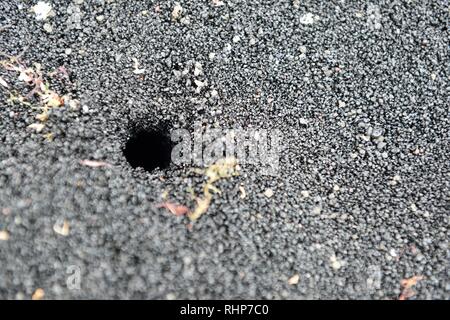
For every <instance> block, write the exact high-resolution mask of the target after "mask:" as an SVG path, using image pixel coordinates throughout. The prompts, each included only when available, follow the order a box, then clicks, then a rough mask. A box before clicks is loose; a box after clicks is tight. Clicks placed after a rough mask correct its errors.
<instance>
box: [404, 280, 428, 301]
mask: <svg viewBox="0 0 450 320" xmlns="http://www.w3.org/2000/svg"><path fill="white" fill-rule="evenodd" d="M423 279H424V277H423V276H420V275H419V276H413V277H411V278H407V279H403V280H402V281H400V285H401V287H402V292H401V293H400V296H399V297H398V300H407V299H409V298H411V297H413V296H414V295H415V294H416V292H415V291H414V290H413V289H412V287H413V286H415V285H416V284H417V282H419V281H421V280H423Z"/></svg>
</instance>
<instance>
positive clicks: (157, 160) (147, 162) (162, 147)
mask: <svg viewBox="0 0 450 320" xmlns="http://www.w3.org/2000/svg"><path fill="white" fill-rule="evenodd" d="M172 147H173V146H172V142H171V140H170V136H169V135H168V134H167V133H166V132H165V130H162V129H140V130H137V131H135V132H134V133H133V134H132V135H131V137H130V138H129V139H128V141H127V142H126V144H125V148H124V155H125V158H126V159H127V161H128V163H129V164H130V165H131V166H132V167H133V168H138V167H141V168H143V169H144V170H146V171H148V172H151V171H153V170H155V169H156V168H159V169H165V168H167V167H169V165H170V159H171V152H172Z"/></svg>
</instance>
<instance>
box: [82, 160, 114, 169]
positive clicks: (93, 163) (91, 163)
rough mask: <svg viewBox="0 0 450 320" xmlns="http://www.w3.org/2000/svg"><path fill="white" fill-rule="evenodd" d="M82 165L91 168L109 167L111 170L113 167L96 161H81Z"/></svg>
mask: <svg viewBox="0 0 450 320" xmlns="http://www.w3.org/2000/svg"><path fill="white" fill-rule="evenodd" d="M80 164H81V165H83V166H87V167H91V168H100V167H107V168H111V167H112V165H111V164H109V163H108V162H104V161H96V160H81V161H80Z"/></svg>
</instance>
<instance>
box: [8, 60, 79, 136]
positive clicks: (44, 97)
mask: <svg viewBox="0 0 450 320" xmlns="http://www.w3.org/2000/svg"><path fill="white" fill-rule="evenodd" d="M2 55H4V56H7V55H5V54H2ZM7 57H8V58H9V59H7V60H1V61H0V66H2V67H3V68H4V69H5V70H7V71H13V72H16V73H17V74H18V78H17V80H18V81H20V82H24V83H25V84H26V85H28V86H29V87H31V90H30V91H29V92H28V93H27V94H26V95H22V94H20V93H18V92H17V91H16V90H7V92H8V93H9V98H8V102H9V103H20V104H22V105H25V106H29V107H31V108H32V109H36V110H38V111H39V112H40V113H39V114H38V115H36V117H35V118H36V119H37V120H38V121H39V123H33V124H31V125H30V126H29V128H31V129H33V130H35V131H36V132H37V133H40V132H42V131H43V129H44V127H45V123H46V122H47V120H48V119H49V111H50V110H51V109H53V108H58V107H61V106H63V105H64V104H65V102H66V101H67V102H68V103H69V105H70V102H71V99H70V97H69V96H68V95H65V96H61V95H60V94H58V93H57V92H56V91H54V90H52V89H50V84H49V82H48V81H47V80H46V79H45V78H44V74H43V72H42V66H41V65H40V64H39V63H34V64H33V67H29V66H25V65H24V64H23V63H22V62H21V61H20V60H19V58H18V56H16V57H11V56H7ZM48 76H49V77H55V76H57V77H58V78H59V79H63V80H65V81H68V82H69V83H70V80H69V75H68V73H67V70H66V69H65V68H64V67H59V68H58V69H56V70H55V71H53V72H51V73H48ZM0 84H1V85H2V86H3V87H5V88H7V89H9V88H10V85H9V84H8V83H7V82H6V81H5V80H4V79H3V78H0ZM35 96H36V97H37V106H33V103H32V98H33V97H35ZM47 135H48V134H47Z"/></svg>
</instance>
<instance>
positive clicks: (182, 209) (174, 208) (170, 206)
mask: <svg viewBox="0 0 450 320" xmlns="http://www.w3.org/2000/svg"><path fill="white" fill-rule="evenodd" d="M156 207H157V208H166V209H167V210H169V211H170V212H171V213H172V214H174V215H176V216H177V217H179V216H183V215H185V214H187V213H189V212H190V210H189V208H188V207H186V206H184V205H179V204H175V203H172V202H163V203H160V204H158V205H156Z"/></svg>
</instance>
